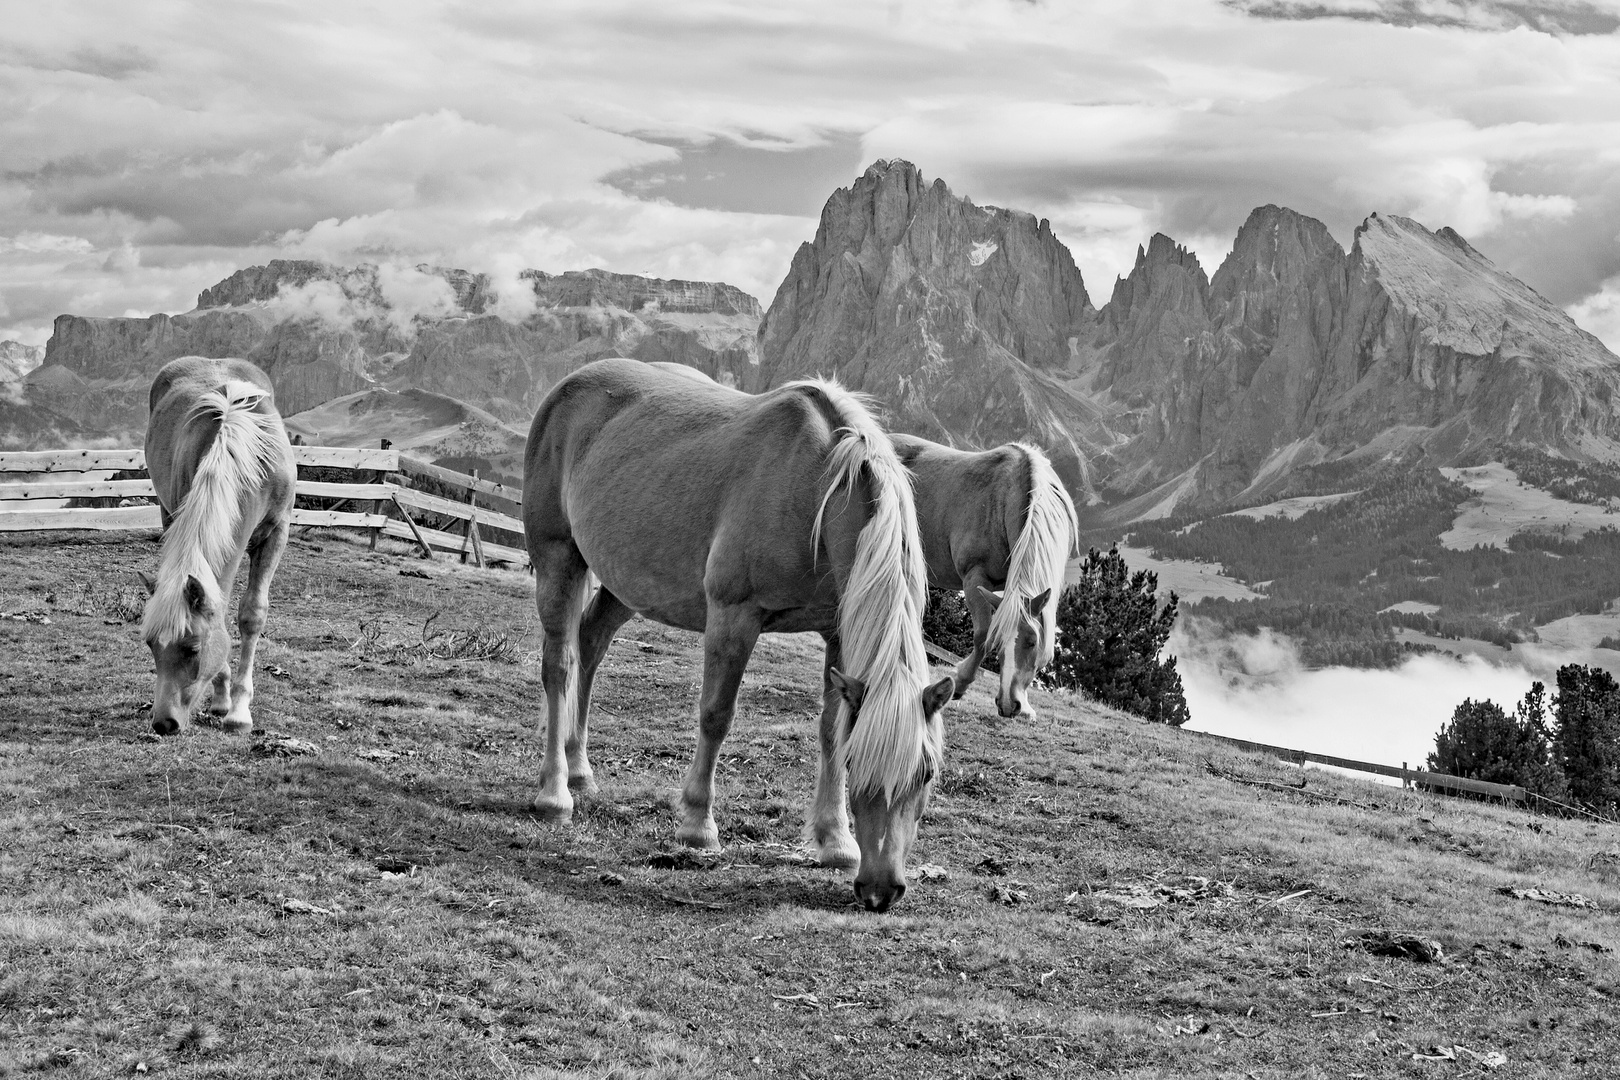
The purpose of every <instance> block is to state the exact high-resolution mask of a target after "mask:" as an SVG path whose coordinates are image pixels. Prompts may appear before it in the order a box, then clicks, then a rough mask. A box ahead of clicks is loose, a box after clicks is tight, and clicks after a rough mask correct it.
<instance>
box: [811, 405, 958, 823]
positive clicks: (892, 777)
mask: <svg viewBox="0 0 1620 1080" xmlns="http://www.w3.org/2000/svg"><path fill="white" fill-rule="evenodd" d="M790 385H792V386H795V387H806V388H809V389H814V390H815V391H816V392H819V393H820V394H822V395H824V396H825V397H826V399H827V400H828V402H829V404H830V405H831V406H832V407H833V409H834V410H835V411H836V412H837V414H838V416H839V417H840V419H841V420H842V421H843V426H842V427H841V428H840V429H839V433H838V434H839V440H838V442H837V443H836V444H835V445H834V446H833V449H832V453H831V455H830V456H829V459H828V464H827V475H828V484H827V490H826V493H825V494H824V495H823V496H822V498H821V504H820V507H819V508H818V510H817V512H816V520H815V524H814V525H813V527H812V531H811V536H812V543H813V544H816V545H817V546H819V539H820V533H821V523H822V518H823V515H824V514H825V513H826V509H827V503H828V502H829V501H830V500H831V499H832V498H833V497H834V496H835V495H836V494H837V493H838V492H840V491H842V492H844V493H845V497H846V498H852V497H854V493H855V492H857V491H858V490H859V481H860V479H861V478H862V476H863V468H864V476H865V478H866V479H867V481H868V483H869V485H870V487H871V494H872V503H871V517H870V519H869V520H868V521H867V523H866V525H865V526H864V527H863V528H862V529H861V532H860V536H859V538H858V540H857V542H856V549H855V561H854V563H853V564H852V565H851V567H850V571H849V576H848V578H847V580H846V581H845V582H844V587H843V591H842V593H841V595H840V596H839V603H838V636H839V640H840V643H841V646H840V647H841V662H842V664H843V668H844V673H845V674H846V675H850V676H853V677H855V678H856V679H859V680H860V681H861V682H862V683H863V684H864V685H865V686H866V687H867V688H868V693H867V696H866V698H865V699H864V701H863V702H862V705H861V709H860V717H859V723H854V724H852V723H851V714H850V710H849V706H848V703H847V702H845V703H843V704H842V705H841V710H840V716H839V732H840V737H839V751H838V752H839V754H840V756H842V757H843V758H844V760H845V762H846V763H847V765H848V768H849V782H850V786H851V787H852V788H853V789H854V791H856V792H857V793H861V792H867V793H874V794H875V793H878V792H881V793H882V794H883V795H884V796H885V797H887V798H889V799H893V798H894V797H895V796H896V794H897V793H899V792H901V791H903V790H905V789H908V788H909V787H911V786H912V785H913V784H914V783H915V782H916V779H917V777H918V775H919V772H920V771H926V772H929V773H932V772H936V771H937V770H938V767H939V764H940V758H941V756H942V754H943V748H942V747H941V746H939V745H938V744H937V740H936V739H935V738H934V737H932V736H931V734H930V730H931V729H930V726H929V724H928V723H927V718H926V717H925V716H924V714H923V708H922V692H923V690H924V688H926V687H927V685H928V681H929V680H928V657H927V654H926V653H925V652H924V650H923V638H922V609H923V604H924V603H925V601H926V596H927V594H926V580H927V577H926V569H925V565H924V562H923V553H922V541H921V539H920V538H919V536H918V533H917V513H916V509H915V507H914V506H913V502H912V493H911V476H910V474H909V473H907V472H906V470H905V467H904V466H902V465H901V464H900V459H899V458H898V457H897V456H896V454H895V452H894V447H893V446H892V445H891V444H890V442H889V438H888V436H887V434H885V433H884V432H883V430H882V429H881V428H879V427H878V426H877V423H876V422H875V421H874V420H873V419H872V416H871V414H870V413H869V412H868V411H867V410H866V409H865V408H864V407H863V406H862V405H861V403H860V401H859V400H858V399H857V398H856V397H855V395H853V394H851V393H850V392H849V391H848V390H845V389H844V388H843V387H841V386H838V385H837V384H836V383H827V382H820V381H816V382H810V383H795V384H790ZM932 731H933V732H934V733H936V734H937V732H938V728H937V727H935V728H933V729H932Z"/></svg>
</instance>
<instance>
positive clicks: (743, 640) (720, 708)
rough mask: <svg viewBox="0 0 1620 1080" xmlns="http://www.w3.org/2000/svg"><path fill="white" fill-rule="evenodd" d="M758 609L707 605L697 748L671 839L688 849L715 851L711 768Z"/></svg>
mask: <svg viewBox="0 0 1620 1080" xmlns="http://www.w3.org/2000/svg"><path fill="white" fill-rule="evenodd" d="M759 625H760V614H759V611H758V609H756V608H752V607H748V606H744V605H722V604H717V603H715V602H714V601H712V600H711V601H710V602H709V611H708V622H707V624H706V626H705V627H704V631H703V694H702V697H701V698H700V699H699V702H698V734H697V748H696V750H694V751H693V753H692V767H691V768H689V769H687V770H686V783H685V784H684V785H683V786H682V788H681V825H680V828H678V829H676V830H675V839H676V840H678V841H680V842H681V843H683V844H685V845H686V846H688V847H695V848H708V849H713V848H718V847H719V846H720V830H719V829H718V828H716V827H715V824H714V764H715V761H716V759H717V758H718V757H719V756H720V744H721V743H722V742H724V741H725V738H726V733H727V732H728V731H730V730H731V718H732V716H733V715H734V714H735V713H736V711H737V689H738V687H739V686H741V685H742V676H743V669H744V668H746V667H747V666H748V658H749V656H751V655H752V654H753V651H754V642H755V641H757V640H759Z"/></svg>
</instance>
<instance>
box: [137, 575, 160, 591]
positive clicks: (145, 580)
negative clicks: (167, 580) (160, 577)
mask: <svg viewBox="0 0 1620 1080" xmlns="http://www.w3.org/2000/svg"><path fill="white" fill-rule="evenodd" d="M135 576H136V577H138V578H140V579H141V586H142V587H143V588H145V589H146V595H147V596H151V595H152V594H153V593H155V592H157V578H155V577H153V576H152V575H151V574H148V573H144V572H142V571H140V570H137V571H135Z"/></svg>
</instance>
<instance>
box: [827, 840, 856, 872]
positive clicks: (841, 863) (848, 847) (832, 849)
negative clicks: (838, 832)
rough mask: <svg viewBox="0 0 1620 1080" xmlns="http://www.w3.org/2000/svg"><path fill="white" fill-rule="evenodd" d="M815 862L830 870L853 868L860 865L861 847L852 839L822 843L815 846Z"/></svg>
mask: <svg viewBox="0 0 1620 1080" xmlns="http://www.w3.org/2000/svg"><path fill="white" fill-rule="evenodd" d="M816 862H818V863H820V864H821V865H822V866H825V867H827V868H828V869H831V870H853V869H855V868H856V867H858V866H860V865H861V849H860V848H858V847H856V846H855V841H853V840H844V841H838V842H836V843H831V844H822V845H820V846H818V847H817V848H816Z"/></svg>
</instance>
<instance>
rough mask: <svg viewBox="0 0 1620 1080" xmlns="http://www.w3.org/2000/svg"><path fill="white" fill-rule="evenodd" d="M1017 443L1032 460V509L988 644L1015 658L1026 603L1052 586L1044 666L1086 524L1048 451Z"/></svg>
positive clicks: (1045, 612) (1039, 662) (1040, 661)
mask: <svg viewBox="0 0 1620 1080" xmlns="http://www.w3.org/2000/svg"><path fill="white" fill-rule="evenodd" d="M1012 445H1014V446H1016V447H1017V448H1018V449H1019V450H1021V451H1023V453H1024V457H1025V458H1026V459H1027V460H1028V461H1029V482H1030V483H1029V509H1028V511H1027V512H1026V514H1025V515H1024V527H1023V528H1022V529H1021V530H1019V533H1018V539H1017V540H1015V541H1013V548H1012V556H1011V558H1010V559H1009V560H1008V563H1007V585H1006V588H1005V590H1004V591H1003V593H1002V600H1001V606H999V607H997V608H996V613H995V615H994V616H992V617H991V619H990V632H989V634H988V642H989V645H990V647H991V648H993V649H998V650H1000V652H1001V654H1002V656H1003V657H1010V656H1011V655H1012V645H1013V638H1014V637H1015V636H1016V635H1017V633H1018V623H1019V615H1020V614H1021V613H1022V612H1023V611H1024V604H1025V602H1026V601H1028V600H1030V599H1032V598H1034V597H1036V596H1039V595H1040V594H1041V593H1042V592H1044V591H1047V590H1050V595H1049V596H1048V597H1047V599H1046V604H1045V606H1044V607H1043V608H1042V609H1041V618H1040V626H1041V634H1040V646H1039V651H1038V653H1037V655H1036V660H1035V666H1036V667H1038V668H1039V667H1045V666H1046V665H1047V664H1049V663H1051V661H1052V652H1053V649H1054V648H1055V646H1056V642H1057V605H1058V597H1059V596H1061V595H1062V593H1063V578H1064V575H1065V572H1066V571H1067V570H1068V564H1069V559H1070V558H1071V557H1072V555H1073V553H1074V546H1075V542H1076V539H1077V537H1078V535H1079V532H1080V527H1079V521H1078V520H1077V518H1076V516H1075V511H1074V501H1073V500H1072V499H1070V498H1069V493H1068V491H1067V490H1066V489H1065V488H1064V486H1063V482H1062V481H1061V480H1059V479H1058V475H1057V471H1056V470H1054V469H1053V468H1052V463H1051V462H1050V461H1048V460H1047V457H1046V455H1045V454H1044V453H1042V452H1041V451H1040V449H1039V448H1038V447H1034V446H1030V445H1028V444H1026V443H1013V444H1012Z"/></svg>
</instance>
